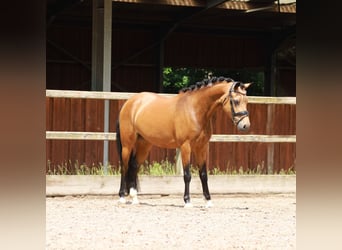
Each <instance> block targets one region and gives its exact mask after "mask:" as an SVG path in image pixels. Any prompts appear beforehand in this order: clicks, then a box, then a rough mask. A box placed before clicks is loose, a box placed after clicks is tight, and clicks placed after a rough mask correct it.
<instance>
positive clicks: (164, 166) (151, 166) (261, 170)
mask: <svg viewBox="0 0 342 250" xmlns="http://www.w3.org/2000/svg"><path fill="white" fill-rule="evenodd" d="M190 169H191V174H192V175H193V176H198V168H196V167H194V166H191V168H190ZM208 173H209V175H262V174H267V170H266V168H265V166H264V164H263V163H262V164H259V165H258V166H256V168H252V169H250V168H243V167H242V166H240V167H239V168H234V167H232V166H230V165H229V164H228V165H227V166H226V169H225V170H221V169H220V168H218V167H214V168H212V169H210V170H209V172H208ZM46 174H47V175H120V169H119V167H118V166H114V165H108V166H107V173H105V171H104V167H103V165H102V164H101V163H99V164H92V165H91V166H87V165H85V164H79V162H78V161H76V162H74V163H72V162H71V161H69V162H65V163H63V164H61V165H57V166H55V167H53V166H52V165H51V162H50V161H48V163H47V171H46ZM139 174H140V175H150V176H165V175H169V176H170V175H177V172H176V167H175V163H172V162H170V161H168V160H164V161H161V162H152V163H149V162H147V161H146V162H145V163H144V164H143V165H142V166H141V167H140V169H139ZM274 174H279V175H295V174H296V170H295V169H294V167H290V168H289V169H287V170H284V169H281V170H280V171H279V172H278V173H274Z"/></svg>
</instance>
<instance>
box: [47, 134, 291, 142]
mask: <svg viewBox="0 0 342 250" xmlns="http://www.w3.org/2000/svg"><path fill="white" fill-rule="evenodd" d="M46 139H48V140H116V133H103V132H66V131H46ZM210 141H211V142H269V143H274V142H296V136H295V135H212V136H211V138H210Z"/></svg>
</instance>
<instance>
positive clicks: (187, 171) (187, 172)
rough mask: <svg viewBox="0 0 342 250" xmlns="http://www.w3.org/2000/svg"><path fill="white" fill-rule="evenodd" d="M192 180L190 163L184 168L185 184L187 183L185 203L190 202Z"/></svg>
mask: <svg viewBox="0 0 342 250" xmlns="http://www.w3.org/2000/svg"><path fill="white" fill-rule="evenodd" d="M190 181H191V173H190V165H187V166H186V167H185V168H184V184H185V190H184V202H185V203H190V194H189V186H190Z"/></svg>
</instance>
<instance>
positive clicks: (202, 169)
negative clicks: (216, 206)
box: [199, 163, 213, 208]
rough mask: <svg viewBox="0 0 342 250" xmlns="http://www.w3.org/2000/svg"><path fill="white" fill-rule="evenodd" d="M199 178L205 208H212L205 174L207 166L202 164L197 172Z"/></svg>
mask: <svg viewBox="0 0 342 250" xmlns="http://www.w3.org/2000/svg"><path fill="white" fill-rule="evenodd" d="M199 176H200V179H201V183H202V190H203V196H204V198H205V199H206V201H207V204H206V207H207V208H209V207H212V206H213V204H212V201H211V197H210V192H209V187H208V173H207V165H206V164H205V163H204V164H203V165H202V166H201V167H200V170H199Z"/></svg>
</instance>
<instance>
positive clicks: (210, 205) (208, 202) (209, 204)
mask: <svg viewBox="0 0 342 250" xmlns="http://www.w3.org/2000/svg"><path fill="white" fill-rule="evenodd" d="M213 206H214V204H213V203H212V201H211V200H208V201H207V204H205V208H210V207H213Z"/></svg>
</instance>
